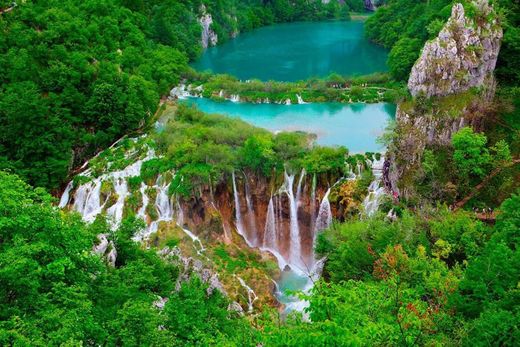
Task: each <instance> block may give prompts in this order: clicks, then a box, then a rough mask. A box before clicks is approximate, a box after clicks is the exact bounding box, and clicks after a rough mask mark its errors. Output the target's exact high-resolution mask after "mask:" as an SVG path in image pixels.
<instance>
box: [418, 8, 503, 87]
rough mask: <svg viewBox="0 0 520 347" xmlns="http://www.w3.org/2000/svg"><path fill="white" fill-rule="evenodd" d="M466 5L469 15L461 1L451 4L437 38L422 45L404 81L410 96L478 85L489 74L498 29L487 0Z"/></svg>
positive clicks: (496, 49) (498, 39) (498, 38)
mask: <svg viewBox="0 0 520 347" xmlns="http://www.w3.org/2000/svg"><path fill="white" fill-rule="evenodd" d="M468 7H470V9H471V14H472V15H471V16H469V15H468V14H466V12H465V11H464V7H463V6H462V4H455V5H454V6H453V8H452V13H451V17H450V19H449V20H448V22H447V23H446V24H445V25H444V27H443V29H442V30H441V31H440V33H439V35H438V37H437V38H436V39H434V40H432V41H430V42H427V43H426V45H425V46H424V49H423V51H422V54H421V56H420V58H419V59H418V60H417V62H416V63H415V65H414V66H413V68H412V72H411V74H410V79H409V81H408V88H409V90H410V93H411V94H412V95H413V96H417V95H419V94H420V93H424V94H425V95H426V96H427V97H431V96H445V95H450V94H454V93H459V92H464V91H467V90H468V89H470V88H472V87H480V86H482V85H483V84H484V83H485V80H486V79H487V78H489V77H490V75H492V73H493V71H494V69H495V65H496V62H497V58H498V52H499V50H500V42H501V39H502V28H501V27H500V25H499V23H498V17H497V14H496V13H495V11H494V10H493V7H492V6H491V5H489V3H488V0H475V1H473V2H472V3H471V4H470V5H468ZM467 12H469V11H467Z"/></svg>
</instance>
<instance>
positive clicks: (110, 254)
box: [92, 234, 117, 267]
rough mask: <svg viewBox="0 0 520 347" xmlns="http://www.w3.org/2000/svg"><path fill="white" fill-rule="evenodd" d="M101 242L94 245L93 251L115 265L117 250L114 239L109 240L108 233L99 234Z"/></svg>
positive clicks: (111, 264)
mask: <svg viewBox="0 0 520 347" xmlns="http://www.w3.org/2000/svg"><path fill="white" fill-rule="evenodd" d="M97 238H98V241H99V243H98V244H96V245H94V246H93V247H92V252H94V254H97V255H99V256H101V257H103V258H105V259H106V261H107V263H108V264H109V265H110V266H112V267H115V266H116V260H117V250H116V247H115V245H114V243H113V242H112V241H109V240H108V238H107V235H106V234H99V235H98V236H97Z"/></svg>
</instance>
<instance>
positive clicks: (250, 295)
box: [236, 276, 258, 313]
mask: <svg viewBox="0 0 520 347" xmlns="http://www.w3.org/2000/svg"><path fill="white" fill-rule="evenodd" d="M236 277H237V279H238V282H239V283H240V285H241V286H242V287H243V288H244V289H245V290H246V292H247V306H248V308H247V311H248V312H249V313H251V312H253V304H254V303H255V301H256V300H258V297H257V296H256V294H255V292H254V291H253V289H251V287H250V286H248V285H247V284H246V282H245V281H244V280H243V279H242V278H240V277H239V276H236Z"/></svg>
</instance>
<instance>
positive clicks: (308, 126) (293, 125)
mask: <svg viewBox="0 0 520 347" xmlns="http://www.w3.org/2000/svg"><path fill="white" fill-rule="evenodd" d="M183 102H187V103H189V104H192V105H196V106H197V107H198V108H199V109H200V110H201V111H204V112H206V113H218V114H225V115H228V116H231V117H237V118H241V119H243V120H245V121H247V122H249V123H251V124H253V125H256V126H259V127H262V128H265V129H268V130H271V131H272V132H277V131H305V132H308V133H313V134H316V136H317V141H316V142H317V143H318V144H320V145H324V146H345V147H347V148H348V149H349V150H350V152H352V153H364V152H368V151H370V152H377V151H380V150H381V149H382V145H381V144H379V143H378V142H377V141H376V140H377V138H378V137H379V136H380V135H381V134H382V133H383V131H384V129H385V127H386V125H387V123H388V121H389V120H390V119H392V118H393V117H394V116H395V109H396V107H395V105H393V104H386V103H378V104H361V103H359V104H339V103H312V104H302V105H278V104H252V103H241V102H238V103H234V102H231V101H213V100H211V99H204V98H189V99H187V100H185V101H183Z"/></svg>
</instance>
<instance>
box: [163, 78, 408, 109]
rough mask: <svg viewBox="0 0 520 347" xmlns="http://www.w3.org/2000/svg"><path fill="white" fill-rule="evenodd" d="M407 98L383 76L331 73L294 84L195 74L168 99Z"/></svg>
mask: <svg viewBox="0 0 520 347" xmlns="http://www.w3.org/2000/svg"><path fill="white" fill-rule="evenodd" d="M407 95H408V93H407V90H406V86H405V85H404V84H403V83H401V82H396V81H394V80H393V79H392V78H391V77H390V75H389V74H387V73H373V74H370V75H361V76H352V77H345V76H341V75H338V74H331V75H329V76H327V77H324V78H309V79H307V80H305V81H298V82H281V81H260V80H256V79H253V80H246V81H243V80H239V79H237V78H236V77H233V76H230V75H226V74H212V73H210V72H202V73H199V72H195V71H190V73H188V74H186V75H185V79H184V81H183V83H182V84H181V85H179V86H177V87H175V88H173V89H172V91H171V93H170V97H171V98H173V99H175V98H179V97H181V98H182V97H185V96H197V97H205V98H209V99H212V100H216V101H224V100H231V101H240V102H251V103H278V104H298V103H316V102H340V103H379V102H389V103H397V102H398V101H399V100H401V99H403V98H406V97H407Z"/></svg>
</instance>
